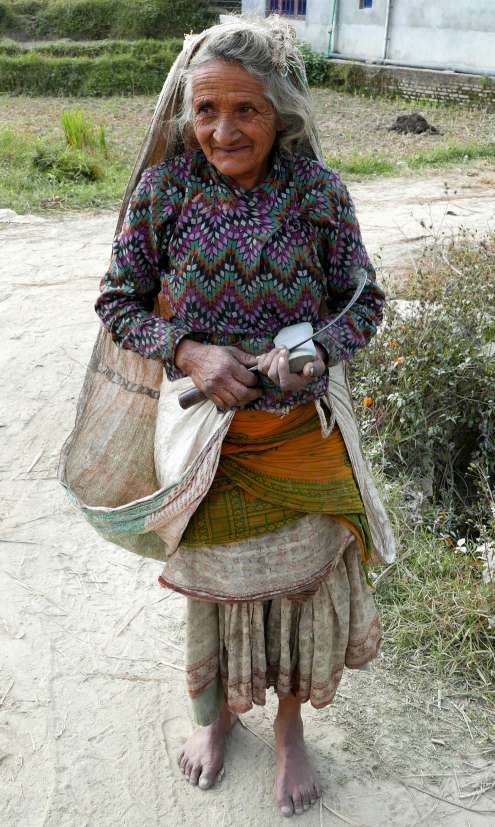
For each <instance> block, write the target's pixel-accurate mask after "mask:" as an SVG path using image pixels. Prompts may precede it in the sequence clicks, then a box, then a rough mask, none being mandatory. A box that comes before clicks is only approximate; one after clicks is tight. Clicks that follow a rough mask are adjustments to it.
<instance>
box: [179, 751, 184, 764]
mask: <svg viewBox="0 0 495 827" xmlns="http://www.w3.org/2000/svg"><path fill="white" fill-rule="evenodd" d="M183 758H184V750H183V749H181V751H180V752H178V753H177V763H178V765H179V767H182V761H183Z"/></svg>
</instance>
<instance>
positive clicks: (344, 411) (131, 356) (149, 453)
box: [58, 32, 394, 562]
mask: <svg viewBox="0 0 495 827" xmlns="http://www.w3.org/2000/svg"><path fill="white" fill-rule="evenodd" d="M205 36H206V34H205V33H204V32H203V33H202V34H200V35H193V36H190V37H188V38H186V41H185V45H184V48H183V50H182V52H181V54H180V55H179V56H178V58H177V60H176V61H175V63H174V65H173V67H172V69H171V70H170V72H169V74H168V77H167V80H166V82H165V84H164V87H163V89H162V92H161V94H160V97H159V99H158V103H157V106H156V109H155V113H154V115H153V119H152V122H151V125H150V128H149V130H148V133H147V135H146V138H145V140H144V142H143V146H142V148H141V151H140V153H139V156H138V159H137V162H136V164H135V166H134V170H133V172H132V175H131V178H130V181H129V184H128V186H127V190H126V193H125V196H124V200H123V204H122V208H121V211H120V215H119V219H118V222H117V228H116V233H119V232H120V229H121V227H122V224H123V221H124V217H125V214H126V210H127V206H128V203H129V199H130V196H131V194H132V192H133V190H134V188H135V186H136V184H137V182H138V181H139V179H140V177H141V174H142V172H143V171H144V170H145V169H146V168H147V167H149V166H151V165H153V164H155V163H157V162H158V161H160V160H163V159H165V158H168V157H171V156H172V155H174V154H176V153H177V152H180V151H181V150H182V148H183V147H182V146H181V144H180V142H179V141H178V139H177V134H176V130H175V128H174V126H173V117H174V115H176V114H177V111H178V106H179V102H180V82H181V77H182V74H183V71H184V69H185V68H186V67H187V65H188V63H189V61H190V59H191V56H192V55H193V54H194V51H195V50H196V48H197V47H198V45H199V44H200V43H201V42H202V41H203V39H204V38H205ZM305 154H307V155H309V156H311V157H314V158H317V159H318V160H320V161H321V159H322V155H321V150H320V146H319V142H318V138H317V136H316V134H314V133H313V132H312V131H308V134H307V147H306V153H305ZM162 310H163V308H162ZM165 311H166V309H165ZM329 373H330V384H329V392H328V395H327V397H326V398H325V400H324V402H325V405H326V410H327V411H328V410H330V412H331V416H332V417H333V416H334V417H335V420H336V422H337V424H338V426H339V428H340V430H341V432H342V436H343V439H344V441H345V444H346V448H347V451H348V453H349V457H350V460H351V463H352V467H353V472H354V476H355V478H356V481H357V484H358V486H359V489H360V493H361V497H362V499H363V503H364V507H365V510H366V514H367V517H368V522H369V526H370V531H371V535H372V539H373V544H374V548H375V553H376V557H377V559H380V560H385V561H387V562H390V561H391V560H393V558H394V539H393V534H392V531H391V527H390V524H389V522H388V519H387V517H386V514H385V511H384V508H383V506H382V504H381V502H380V499H379V497H378V494H377V491H376V487H375V485H374V482H373V479H372V477H371V475H370V473H369V470H368V468H367V466H366V463H365V461H364V459H363V456H362V453H361V448H360V441H359V434H358V429H357V424H356V420H355V417H354V413H353V409H352V400H351V395H350V390H349V386H348V382H347V378H346V371H345V367H344V365H343V364H342V363H340V364H339V365H336V366H334V367H332V368H330V370H329ZM190 387H192V383H191V381H190V380H189V379H181V380H178V381H176V382H169V381H168V380H167V379H166V377H165V374H164V370H163V367H162V364H161V363H160V362H159V361H158V360H152V359H145V358H143V357H142V356H140V355H138V354H137V353H134V352H133V351H130V350H124V349H122V348H119V347H118V346H117V345H116V344H114V342H113V341H112V337H111V334H110V333H109V332H108V331H107V330H105V329H104V328H103V327H101V329H100V331H99V333H98V337H97V339H96V343H95V346H94V349H93V353H92V355H91V359H90V362H89V365H88V369H87V373H86V378H85V381H84V385H83V388H82V391H81V395H80V397H79V400H78V405H77V411H76V421H75V426H74V429H73V431H72V433H71V434H70V436H69V437H68V439H67V441H66V442H65V444H64V446H63V448H62V453H61V458H60V465H59V474H58V476H59V480H60V482H61V483H62V485H63V486H64V487H65V489H66V490H67V492H68V494H69V496H70V498H71V500H72V501H73V503H74V504H75V505H76V506H77V508H78V509H79V510H80V511H81V513H82V514H83V516H84V517H85V518H86V519H87V520H88V522H89V523H90V524H91V525H92V526H93V528H95V529H96V530H97V531H98V532H99V533H100V534H101V535H102V536H103V537H104V538H106V539H107V540H110V541H111V542H113V543H116V544H117V545H120V546H122V547H124V548H126V549H129V550H131V551H134V552H136V553H138V554H140V555H143V556H145V557H153V558H155V559H158V560H162V561H164V560H166V559H167V558H169V557H170V555H172V554H173V553H174V552H175V551H176V549H177V547H178V545H179V544H180V540H181V537H182V534H183V532H184V530H185V528H186V526H187V523H188V521H189V519H190V517H191V515H192V514H193V512H194V510H195V509H196V508H197V506H198V505H199V503H200V502H201V500H202V498H203V497H204V496H205V495H206V493H207V491H208V489H209V487H210V485H211V482H212V480H213V478H214V476H215V472H216V469H217V466H218V462H219V458H220V450H221V446H222V441H223V438H224V436H225V434H226V433H227V430H228V428H229V425H230V422H231V419H232V417H233V415H234V414H233V412H232V411H229V412H227V413H220V412H219V411H217V409H216V408H215V406H214V404H213V403H212V402H210V401H208V400H205V401H204V402H202V403H200V404H199V405H196V406H194V407H193V408H191V409H189V410H187V411H184V410H182V408H181V407H180V405H179V403H178V395H179V393H181V392H182V391H183V390H185V389H188V388H190ZM317 407H319V411H320V416H321V418H322V420H323V416H324V414H323V409H322V405H321V403H320V402H318V403H317ZM323 430H324V428H323ZM191 553H192V554H194V550H191Z"/></svg>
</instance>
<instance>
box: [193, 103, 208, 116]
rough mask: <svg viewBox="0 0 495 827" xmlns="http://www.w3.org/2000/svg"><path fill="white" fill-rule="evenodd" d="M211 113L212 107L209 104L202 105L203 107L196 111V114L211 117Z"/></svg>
mask: <svg viewBox="0 0 495 827" xmlns="http://www.w3.org/2000/svg"><path fill="white" fill-rule="evenodd" d="M210 112H211V106H210V104H209V103H202V104H201V106H198V108H197V110H196V114H198V115H209V114H210Z"/></svg>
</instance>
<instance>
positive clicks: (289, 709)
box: [273, 698, 321, 818]
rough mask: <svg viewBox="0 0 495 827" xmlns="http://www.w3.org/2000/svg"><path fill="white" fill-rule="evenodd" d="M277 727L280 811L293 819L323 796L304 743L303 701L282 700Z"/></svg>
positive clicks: (277, 788)
mask: <svg viewBox="0 0 495 827" xmlns="http://www.w3.org/2000/svg"><path fill="white" fill-rule="evenodd" d="M273 728H274V730H275V743H276V748H277V778H276V781H275V794H276V797H277V804H278V807H279V810H280V813H281V814H282V815H283V816H286V817H287V818H289V817H290V816H291V815H293V814H294V813H295V814H296V815H300V814H301V813H302V812H304V810H308V809H309V807H311V805H312V804H314V803H315V801H317V799H318V798H320V796H321V789H320V785H319V784H318V780H317V778H316V773H315V771H314V770H313V768H312V766H311V764H310V762H309V758H308V755H307V753H306V747H305V745H304V732H303V722H302V719H301V704H300V703H299V702H298V701H296V700H295V698H284V699H283V700H281V701H280V702H279V708H278V714H277V717H276V719H275V722H274V724H273Z"/></svg>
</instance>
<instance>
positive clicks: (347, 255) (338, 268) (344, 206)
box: [316, 173, 385, 365]
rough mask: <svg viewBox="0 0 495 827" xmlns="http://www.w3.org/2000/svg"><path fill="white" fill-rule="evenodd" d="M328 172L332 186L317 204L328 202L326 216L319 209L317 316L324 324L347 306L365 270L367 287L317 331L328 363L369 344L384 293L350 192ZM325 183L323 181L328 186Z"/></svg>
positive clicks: (377, 320) (337, 178) (377, 321)
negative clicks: (321, 286)
mask: <svg viewBox="0 0 495 827" xmlns="http://www.w3.org/2000/svg"><path fill="white" fill-rule="evenodd" d="M327 174H328V175H330V176H331V184H330V189H331V192H330V193H329V192H328V189H327V193H326V196H327V197H326V198H323V200H322V204H321V206H323V205H324V204H325V205H326V207H327V208H328V213H327V220H325V217H324V216H323V215H322V214H321V213H320V221H319V222H318V223H319V224H320V227H319V248H320V258H321V260H322V263H323V266H324V269H325V275H326V280H327V282H326V304H327V308H328V310H327V313H328V315H327V316H326V317H325V318H322V319H320V322H319V324H318V327H319V328H320V327H324V326H325V324H327V323H328V322H330V321H331V320H332V318H335V316H336V315H337V314H338V313H339V312H340V311H341V310H342V309H343V308H344V307H345V306H346V304H347V303H348V302H349V301H350V299H351V298H352V296H353V293H354V291H355V289H356V287H357V285H358V283H359V281H360V277H361V274H362V271H363V270H365V271H366V273H367V282H366V284H365V287H364V289H363V291H362V293H361V295H360V296H359V298H358V299H357V301H356V303H355V304H354V305H353V306H352V308H351V309H350V310H349V311H348V312H347V313H345V314H344V316H343V317H342V318H341V319H340V320H339V321H338V322H337V323H336V324H335V325H333V326H332V327H331V328H330V329H329V330H328V331H326V332H325V333H322V334H321V335H320V336H317V339H316V341H318V342H320V344H322V345H323V347H324V348H325V350H326V351H327V354H328V364H329V365H335V364H337V362H340V361H341V360H348V359H351V358H352V356H353V355H354V353H355V351H356V350H358V348H360V347H364V346H365V345H366V344H368V342H369V340H370V339H371V337H372V336H373V335H374V334H375V332H376V329H377V327H378V325H379V324H380V322H381V320H382V315H383V306H384V303H385V294H384V292H383V290H381V288H380V287H379V286H378V284H377V282H376V274H375V270H374V268H373V265H372V264H371V262H370V260H369V258H368V254H367V252H366V250H365V247H364V245H363V242H362V239H361V231H360V229H359V224H358V221H357V218H356V213H355V210H354V205H353V203H352V199H351V196H350V195H349V192H348V190H347V188H346V186H345V185H344V184H343V183H342V181H341V180H340V178H339V177H338V176H336V175H335V174H334V173H327ZM328 186H329V184H328V183H327V187H328Z"/></svg>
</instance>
